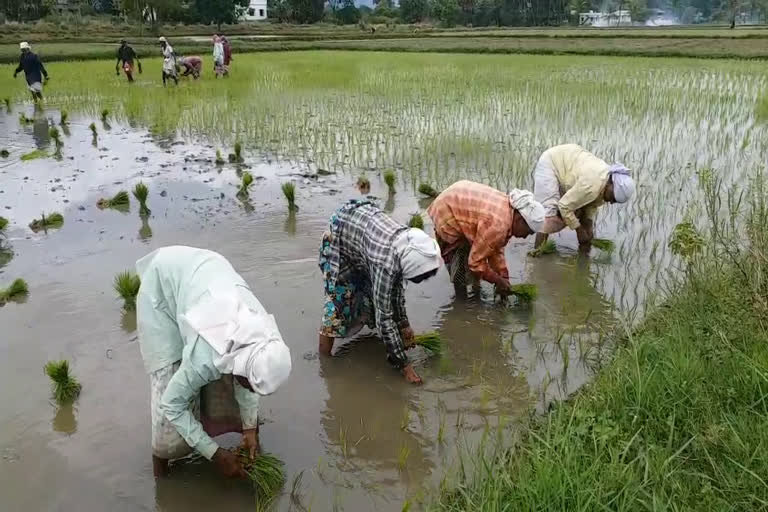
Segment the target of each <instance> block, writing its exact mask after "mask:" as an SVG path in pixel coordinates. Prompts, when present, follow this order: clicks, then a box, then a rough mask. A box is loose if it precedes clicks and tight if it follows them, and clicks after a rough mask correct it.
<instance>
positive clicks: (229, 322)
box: [136, 246, 291, 476]
mask: <svg viewBox="0 0 768 512" xmlns="http://www.w3.org/2000/svg"><path fill="white" fill-rule="evenodd" d="M136 270H137V272H138V275H139V277H140V279H141V287H140V289H139V294H138V297H137V300H136V314H137V317H136V318H137V325H138V331H139V347H140V348H141V355H142V358H143V359H144V365H145V368H146V371H147V373H148V374H149V376H150V387H151V390H152V393H151V411H152V459H153V470H154V473H155V476H163V475H164V474H166V473H167V470H168V460H170V459H175V458H179V457H183V456H185V455H187V454H188V453H190V452H191V451H192V450H197V451H198V452H199V453H200V454H201V455H202V456H203V457H205V458H206V459H209V460H212V461H213V462H214V463H215V464H216V466H217V467H218V468H219V470H220V471H221V472H222V473H223V474H224V475H226V476H245V472H244V470H243V468H242V467H241V465H240V463H239V462H238V460H237V457H236V456H235V454H234V453H233V452H231V451H229V450H225V449H222V448H220V447H219V446H218V445H217V444H216V442H215V441H213V440H212V439H211V437H213V436H216V435H219V434H223V433H226V432H242V433H243V444H244V446H245V448H246V449H247V450H248V452H249V454H250V456H251V458H253V457H255V456H257V455H258V453H259V444H258V404H259V396H260V395H268V394H271V393H273V392H274V391H275V390H276V389H277V388H278V387H279V386H280V385H281V384H282V383H283V382H284V381H285V380H286V379H287V378H288V375H289V374H290V371H291V356H290V351H289V349H288V347H287V346H286V345H285V343H284V342H283V339H282V336H281V335H280V331H279V330H278V328H277V324H276V323H275V320H274V317H273V316H272V315H270V314H269V313H267V311H266V310H265V309H264V307H263V306H262V305H261V303H259V301H258V299H256V297H255V296H254V295H253V293H252V292H251V290H250V289H249V287H248V285H247V284H246V282H245V281H244V280H243V278H242V277H240V275H238V274H237V272H236V271H235V269H234V268H233V267H232V265H231V264H230V263H229V262H228V261H227V260H226V259H225V258H224V257H223V256H221V255H220V254H218V253H215V252H213V251H208V250H205V249H196V248H194V247H184V246H171V247H163V248H161V249H158V250H156V251H154V252H152V253H150V254H148V255H147V256H145V257H143V258H141V259H140V260H139V261H137V262H136Z"/></svg>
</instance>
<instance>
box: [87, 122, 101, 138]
mask: <svg viewBox="0 0 768 512" xmlns="http://www.w3.org/2000/svg"><path fill="white" fill-rule="evenodd" d="M88 129H89V130H91V135H93V138H94V139H95V138H96V137H98V136H99V129H98V128H96V123H91V124H89V125H88Z"/></svg>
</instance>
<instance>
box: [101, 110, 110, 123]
mask: <svg viewBox="0 0 768 512" xmlns="http://www.w3.org/2000/svg"><path fill="white" fill-rule="evenodd" d="M107 118H109V109H106V108H105V109H104V110H102V111H101V122H102V123H106V122H107Z"/></svg>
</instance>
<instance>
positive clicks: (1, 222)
mask: <svg viewBox="0 0 768 512" xmlns="http://www.w3.org/2000/svg"><path fill="white" fill-rule="evenodd" d="M6 227H8V219H6V218H5V217H0V231H2V230H4V229H5V228H6Z"/></svg>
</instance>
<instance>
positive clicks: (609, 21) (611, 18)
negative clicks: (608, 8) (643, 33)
mask: <svg viewBox="0 0 768 512" xmlns="http://www.w3.org/2000/svg"><path fill="white" fill-rule="evenodd" d="M579 25H587V26H592V27H616V26H619V25H632V15H631V14H630V13H629V11H626V10H621V11H613V12H595V11H592V10H590V11H589V12H582V13H579Z"/></svg>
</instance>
